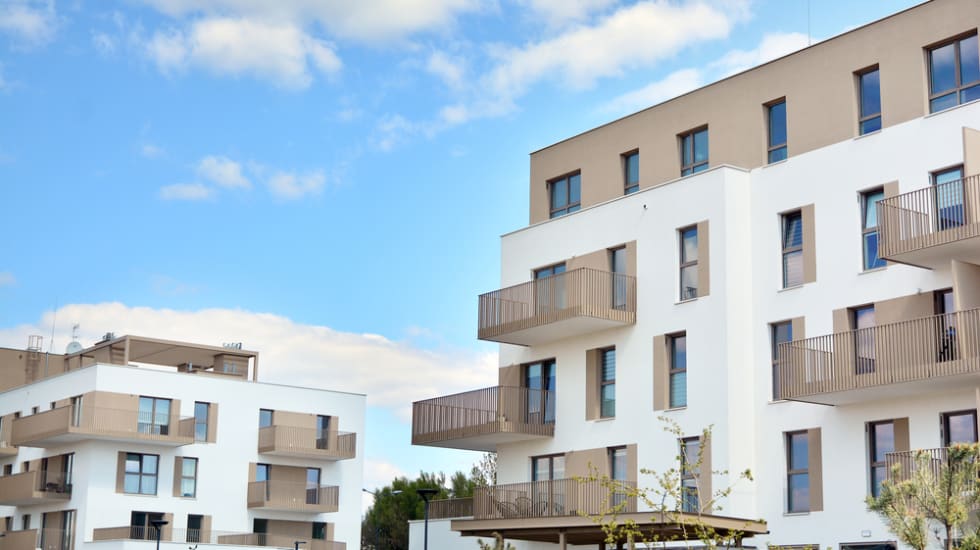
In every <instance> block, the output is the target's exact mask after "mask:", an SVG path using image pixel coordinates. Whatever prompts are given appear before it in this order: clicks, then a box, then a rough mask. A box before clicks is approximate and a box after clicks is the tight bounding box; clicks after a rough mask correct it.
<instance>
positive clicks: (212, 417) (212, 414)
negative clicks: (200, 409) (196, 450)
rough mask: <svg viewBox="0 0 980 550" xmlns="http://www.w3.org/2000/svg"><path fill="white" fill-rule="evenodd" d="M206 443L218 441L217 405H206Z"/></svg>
mask: <svg viewBox="0 0 980 550" xmlns="http://www.w3.org/2000/svg"><path fill="white" fill-rule="evenodd" d="M207 441H208V443H217V441H218V404H217V403H209V404H208V439H207Z"/></svg>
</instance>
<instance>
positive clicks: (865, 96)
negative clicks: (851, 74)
mask: <svg viewBox="0 0 980 550" xmlns="http://www.w3.org/2000/svg"><path fill="white" fill-rule="evenodd" d="M857 79H858V103H860V106H859V109H860V111H859V112H860V115H859V117H858V134H859V135H862V136H863V135H864V134H870V133H871V132H877V131H878V130H881V81H880V80H879V74H878V67H877V66H876V67H873V68H871V69H868V70H866V71H864V72H861V73H858V74H857Z"/></svg>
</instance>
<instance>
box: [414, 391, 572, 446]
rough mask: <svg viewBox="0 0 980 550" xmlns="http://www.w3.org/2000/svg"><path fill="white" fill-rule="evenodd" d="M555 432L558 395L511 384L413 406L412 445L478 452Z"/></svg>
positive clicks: (550, 435) (437, 398) (428, 400)
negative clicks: (556, 398)
mask: <svg viewBox="0 0 980 550" xmlns="http://www.w3.org/2000/svg"><path fill="white" fill-rule="evenodd" d="M554 434H555V393H554V392H551V391H546V390H532V389H528V388H519V387H511V386H494V387H490V388H484V389H482V390H475V391H469V392H464V393H457V394H455V395H447V396H444V397H436V398H434V399H427V400H425V401H416V402H415V403H413V404H412V444H413V445H428V446H430V447H448V448H451V449H469V450H473V451H496V450H497V445H500V444H503V443H512V442H515V441H525V440H528V439H537V438H541V437H552V436H554Z"/></svg>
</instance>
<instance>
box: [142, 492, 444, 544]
mask: <svg viewBox="0 0 980 550" xmlns="http://www.w3.org/2000/svg"><path fill="white" fill-rule="evenodd" d="M415 492H416V493H418V494H419V496H420V497H422V500H424V501H425V537H424V538H423V539H422V540H423V543H422V550H429V499H430V498H432V497H434V496H436V495H438V494H439V489H432V488H423V489H416V490H415ZM157 550H159V549H157Z"/></svg>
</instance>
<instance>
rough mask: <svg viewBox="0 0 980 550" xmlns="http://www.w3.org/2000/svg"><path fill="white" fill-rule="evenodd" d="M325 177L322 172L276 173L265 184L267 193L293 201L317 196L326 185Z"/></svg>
mask: <svg viewBox="0 0 980 550" xmlns="http://www.w3.org/2000/svg"><path fill="white" fill-rule="evenodd" d="M326 182H327V177H326V176H325V175H324V173H323V171H322V170H315V171H312V172H307V173H305V174H297V173H295V172H277V173H275V174H273V175H272V177H270V178H269V180H268V181H267V182H266V184H267V185H268V187H269V192H270V193H272V194H273V195H275V196H276V197H278V198H280V199H286V200H295V199H301V198H303V197H306V196H308V195H319V194H320V192H322V191H323V187H324V185H326Z"/></svg>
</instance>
